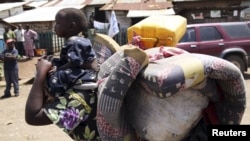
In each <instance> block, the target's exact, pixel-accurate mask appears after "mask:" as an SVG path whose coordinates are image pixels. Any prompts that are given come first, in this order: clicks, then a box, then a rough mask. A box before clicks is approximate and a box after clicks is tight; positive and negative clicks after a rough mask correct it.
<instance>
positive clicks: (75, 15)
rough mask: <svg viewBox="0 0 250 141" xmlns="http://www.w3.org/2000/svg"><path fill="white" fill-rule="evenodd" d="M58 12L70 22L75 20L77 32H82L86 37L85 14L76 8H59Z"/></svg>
mask: <svg viewBox="0 0 250 141" xmlns="http://www.w3.org/2000/svg"><path fill="white" fill-rule="evenodd" d="M58 14H61V15H63V17H64V18H66V19H67V20H68V21H70V22H75V23H76V27H77V32H78V33H77V34H80V33H82V35H83V36H84V37H88V33H87V31H88V21H87V18H86V16H85V14H84V13H83V12H82V11H81V10H79V9H76V8H64V9H61V10H60V11H59V12H58Z"/></svg>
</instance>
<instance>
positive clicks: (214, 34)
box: [200, 26, 222, 41]
mask: <svg viewBox="0 0 250 141" xmlns="http://www.w3.org/2000/svg"><path fill="white" fill-rule="evenodd" d="M200 34H201V41H212V40H220V39H222V38H221V35H220V33H219V31H218V30H217V29H216V28H215V27H213V26H206V27H200Z"/></svg>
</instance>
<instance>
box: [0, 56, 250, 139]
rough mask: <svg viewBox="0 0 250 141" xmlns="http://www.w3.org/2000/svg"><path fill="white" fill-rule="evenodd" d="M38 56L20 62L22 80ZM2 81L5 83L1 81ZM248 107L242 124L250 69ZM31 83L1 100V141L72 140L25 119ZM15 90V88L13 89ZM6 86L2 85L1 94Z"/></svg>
mask: <svg viewBox="0 0 250 141" xmlns="http://www.w3.org/2000/svg"><path fill="white" fill-rule="evenodd" d="M36 60H37V58H34V59H33V60H29V61H26V62H19V68H20V71H19V75H20V78H21V81H22V83H23V81H26V80H27V78H32V77H33V76H34V74H35V62H36ZM0 83H3V82H2V81H0ZM246 85H247V91H248V92H247V101H248V102H247V109H246V112H245V115H244V117H243V120H242V124H250V120H249V119H250V104H249V102H250V88H249V86H250V71H249V73H247V74H246ZM30 88H31V85H30V84H29V85H27V84H26V85H24V84H20V96H19V97H11V98H8V99H3V100H0V141H72V140H71V139H70V138H69V137H68V136H67V135H66V134H65V133H64V132H63V131H61V130H60V129H59V128H58V127H56V126H55V125H49V126H39V127H37V126H30V125H27V124H26V123H25V121H24V107H25V102H26V99H27V96H28V92H29V90H30ZM12 90H13V89H12ZM3 91H4V86H1V87H0V96H1V95H2V94H3Z"/></svg>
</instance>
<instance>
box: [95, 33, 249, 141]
mask: <svg viewBox="0 0 250 141" xmlns="http://www.w3.org/2000/svg"><path fill="white" fill-rule="evenodd" d="M99 37H100V36H98V38H99ZM102 37H103V39H104V40H106V39H107V40H111V39H110V37H108V36H102ZM94 44H95V43H94ZM114 46H116V45H112V44H109V45H107V44H104V45H99V46H98V48H102V49H96V48H97V47H96V46H93V47H94V49H96V51H97V54H100V53H98V51H100V50H106V51H104V52H110V50H111V49H112V48H114ZM167 53H168V55H166V54H167ZM152 56H160V57H155V58H154V57H153V59H152ZM98 57H101V56H98ZM98 79H99V82H100V85H99V87H98V105H97V126H98V130H99V133H100V136H101V138H102V140H107V141H112V140H115V141H117V140H119V141H120V140H121V141H125V140H129V141H131V140H137V137H138V136H139V137H140V138H142V139H145V140H150V141H159V140H168V141H180V140H182V139H184V138H186V137H188V136H189V135H190V131H191V130H192V129H193V128H194V127H195V126H196V125H197V123H198V122H199V121H200V119H202V118H204V119H206V120H207V123H209V124H240V122H241V119H242V116H243V114H244V110H245V104H246V98H245V94H246V88H245V83H244V78H243V75H242V74H241V72H240V70H239V69H238V68H237V67H236V66H235V65H234V64H232V63H230V62H228V61H226V60H223V59H220V58H217V57H213V56H208V55H203V54H193V53H188V52H185V51H183V50H180V49H177V48H172V47H155V48H150V49H146V50H141V49H139V48H138V47H136V46H132V45H125V46H122V47H120V49H117V50H116V52H114V53H113V54H112V55H111V56H110V57H107V59H106V60H105V61H102V63H100V72H99V73H98ZM210 105H212V106H210ZM211 107H212V108H211ZM208 108H209V110H206V109H208ZM208 111H209V112H208ZM204 113H206V114H204Z"/></svg>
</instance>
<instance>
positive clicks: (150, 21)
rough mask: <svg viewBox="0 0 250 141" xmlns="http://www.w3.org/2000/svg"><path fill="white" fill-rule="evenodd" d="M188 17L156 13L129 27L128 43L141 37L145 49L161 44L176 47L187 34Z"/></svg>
mask: <svg viewBox="0 0 250 141" xmlns="http://www.w3.org/2000/svg"><path fill="white" fill-rule="evenodd" d="M186 26H187V19H186V18H184V17H182V16H180V15H154V16H150V17H147V18H145V19H143V20H142V21H140V22H138V23H136V24H134V25H133V26H131V27H129V28H128V29H127V37H128V43H133V42H134V40H135V38H134V37H135V36H138V37H139V40H140V43H141V44H140V45H141V46H142V48H143V49H148V48H152V47H159V46H173V47H175V46H176V44H177V43H178V42H179V40H180V39H181V38H182V36H183V35H184V34H185V31H186Z"/></svg>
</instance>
